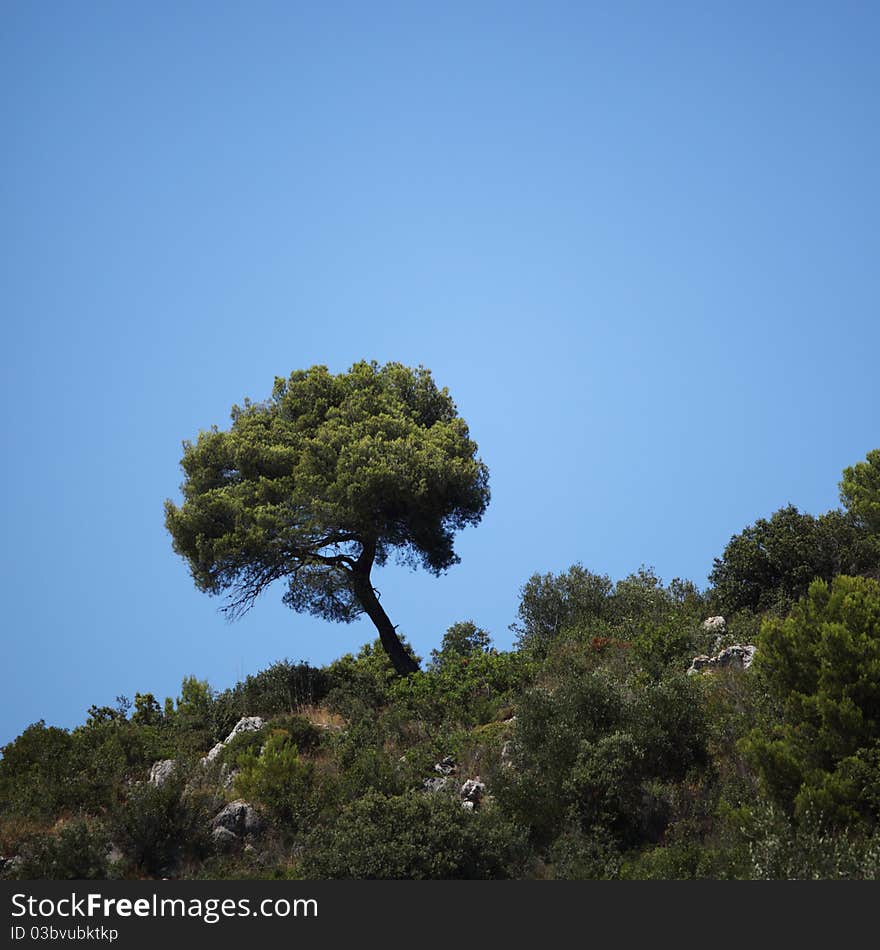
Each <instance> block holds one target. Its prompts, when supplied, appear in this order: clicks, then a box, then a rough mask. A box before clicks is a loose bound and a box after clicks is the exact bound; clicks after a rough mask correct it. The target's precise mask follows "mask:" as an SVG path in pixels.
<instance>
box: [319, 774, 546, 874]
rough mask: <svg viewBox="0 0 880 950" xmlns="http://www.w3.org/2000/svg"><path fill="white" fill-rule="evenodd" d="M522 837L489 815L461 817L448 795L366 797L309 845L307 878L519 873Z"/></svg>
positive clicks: (460, 810)
mask: <svg viewBox="0 0 880 950" xmlns="http://www.w3.org/2000/svg"><path fill="white" fill-rule="evenodd" d="M527 854H528V851H527V847H526V844H525V839H524V836H523V834H522V832H521V831H520V830H519V829H517V828H516V827H515V826H514V825H512V824H510V823H508V822H505V821H504V820H503V818H502V816H501V815H500V814H499V813H498V812H497V810H493V809H491V808H484V809H480V810H479V811H477V812H473V813H472V812H468V811H465V810H464V809H463V808H462V807H461V804H460V803H459V802H457V801H456V800H454V799H453V798H451V797H449V796H445V795H431V794H426V793H423V792H416V791H409V792H406V793H404V794H403V795H398V796H393V797H389V796H385V795H382V794H381V793H379V792H369V793H368V794H367V795H365V796H364V797H363V798H361V799H359V800H358V801H356V802H353V803H352V804H350V805H349V806H348V807H347V808H345V809H344V810H343V812H342V813H341V814H340V816H339V818H338V820H337V821H336V822H335V823H334V825H333V826H332V827H330V828H326V829H320V830H319V831H317V832H316V833H315V834H313V835H312V836H311V837H310V840H309V846H308V849H307V851H306V854H305V857H304V860H303V867H302V871H303V874H304V876H305V877H307V878H316V879H325V878H334V879H336V878H343V879H352V878H356V879H362V878H370V879H391V880H428V879H444V880H448V879H466V880H470V879H486V878H505V877H511V876H516V875H517V874H518V873H521V871H522V866H523V862H524V861H525V860H526V859H527Z"/></svg>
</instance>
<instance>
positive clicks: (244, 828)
mask: <svg viewBox="0 0 880 950" xmlns="http://www.w3.org/2000/svg"><path fill="white" fill-rule="evenodd" d="M211 826H212V827H213V828H214V829H217V828H226V829H227V830H228V831H231V832H232V833H233V834H246V835H253V834H258V833H259V832H260V831H262V830H263V819H262V818H260V816H259V815H258V814H257V812H256V811H255V810H254V808H253V806H252V805H250V804H249V803H248V802H246V801H244V799H242V798H239V799H236V800H235V801H234V802H230V803H229V804H228V805H226V806H224V807H223V808H221V809H220V811H219V812H217V814H216V815H215V816H214V817H213V819H212V820H211Z"/></svg>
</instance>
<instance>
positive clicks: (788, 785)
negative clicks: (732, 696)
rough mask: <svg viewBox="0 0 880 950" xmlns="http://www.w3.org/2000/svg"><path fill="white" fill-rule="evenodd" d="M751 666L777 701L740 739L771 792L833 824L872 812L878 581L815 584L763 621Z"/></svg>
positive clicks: (879, 654)
mask: <svg viewBox="0 0 880 950" xmlns="http://www.w3.org/2000/svg"><path fill="white" fill-rule="evenodd" d="M754 668H755V670H756V672H757V673H759V674H760V675H762V676H763V677H764V679H765V681H766V683H767V686H768V689H769V690H770V692H771V693H772V695H774V696H775V697H776V698H777V701H778V703H779V705H780V708H781V721H777V720H775V719H773V720H769V721H764V722H762V723H761V725H760V726H759V727H758V728H757V729H755V730H754V731H753V732H752V734H751V735H750V736H749V738H748V741H747V743H746V746H745V748H746V750H747V753H748V754H749V756H750V757H751V759H752V761H753V762H754V763H755V765H756V767H757V769H758V771H759V774H760V775H761V778H762V779H763V781H764V784H765V786H766V788H767V790H768V791H769V793H770V794H771V796H772V797H773V799H774V800H775V801H776V802H778V803H779V804H781V805H782V806H783V807H784V808H786V809H793V810H794V813H795V814H796V815H804V814H806V813H808V812H810V813H812V814H814V815H816V816H817V817H820V818H821V819H822V820H823V821H830V822H836V823H838V824H846V823H849V822H852V821H854V820H855V819H856V818H857V817H859V816H861V817H863V818H870V819H872V820H875V821H876V820H877V819H878V818H880V810H878V807H877V806H878V801H877V796H876V793H875V792H873V791H872V789H873V788H874V787H875V785H876V782H877V781H878V780H880V768H878V763H880V755H878V752H880V584H878V582H877V581H874V580H871V579H868V578H860V577H855V578H854V577H845V576H841V577H837V578H835V579H834V581H833V582H832V584H830V585H829V584H827V583H825V582H824V581H815V582H814V583H813V584H811V585H810V589H809V594H808V596H807V597H806V598H805V599H804V600H803V601H802V602H801V603H800V604H798V605H797V606H796V607H795V608H794V610H793V611H792V612H791V614H790V615H789V616H788V617H787V618H785V619H784V620H782V619H778V618H770V619H768V620H767V621H766V622H765V624H764V626H763V628H762V632H761V639H760V649H759V653H758V656H757V658H756V660H755V667H754Z"/></svg>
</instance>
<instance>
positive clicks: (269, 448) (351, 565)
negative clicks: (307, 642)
mask: <svg viewBox="0 0 880 950" xmlns="http://www.w3.org/2000/svg"><path fill="white" fill-rule="evenodd" d="M181 464H182V467H183V470H184V473H185V476H186V478H185V480H184V482H183V485H182V486H181V488H182V492H183V503H182V504H181V505H180V506H178V505H175V504H174V503H173V502H171V501H167V502H166V505H165V523H166V526H167V528H168V530H169V532H170V533H171V536H172V539H173V544H174V549H175V551H177V553H178V554H180V555H181V556H183V557H184V558H185V559H186V560H187V562H188V563H189V567H190V570H191V573H192V576H193V579H194V581H195V583H196V586H197V587H198V588H199V589H200V590H203V591H207V592H208V593H211V594H219V593H224V592H226V593H228V595H229V599H228V602H227V604H226V607H225V608H224V610H226V611H228V612H229V614H230V615H231V616H236V615H238V614H241V613H243V612H245V611H247V610H248V609H249V608H250V606H251V605H252V604H253V602H254V601H255V599H256V598H257V597H258V596H259V595H260V593H261V592H262V591H263V590H265V589H266V588H267V587H268V586H269V585H270V584H272V583H273V582H274V581H276V580H283V581H284V582H285V583H286V585H287V590H286V592H285V594H284V602H285V603H286V604H287V605H288V606H289V607H291V608H292V609H293V610H296V611H308V612H310V613H312V614H314V615H316V616H320V617H323V618H325V619H328V620H337V621H344V622H350V621H352V620H354V619H355V618H356V617H358V616H359V615H360V614H362V613H366V614H367V616H368V617H369V618H370V620H372V622H373V623H374V624H375V626H376V629H377V630H378V631H379V637H380V638H381V641H382V646H383V647H384V649H385V650H386V652H387V653H388V656H389V657H390V659H391V661H392V663H393V664H394V668H395V669H396V670H397V672H399V673H402V674H406V673H410V672H413V671H414V670H416V669H417V668H418V664H417V662H416V661H415V660H414V659H413V657H412V656H411V655H410V654H409V653H408V652H407V650H406V649H405V647H404V646H403V644H402V643H401V641H400V639H399V637H398V635H397V632H396V628H395V626H394V625H393V624H392V623H391V620H390V619H389V617H388V615H387V614H386V613H385V610H384V608H383V607H382V605H381V604H380V602H379V597H378V595H377V591H376V590H375V588H374V587H373V582H372V577H371V572H372V569H373V567H374V566H376V565H382V564H384V563H385V562H386V561H387V559H388V557H389V555H390V554H391V553H394V554H395V555H396V556H397V558H398V560H401V561H402V562H404V563H407V564H409V565H410V566H413V567H416V566H422V567H424V568H426V569H427V570H429V571H431V572H432V573H434V574H441V573H442V572H443V571H445V570H446V569H447V568H449V567H450V566H451V565H453V564H455V563H457V561H458V556H457V555H456V554H455V551H454V549H453V539H454V534H455V532H456V530H458V529H460V528H462V527H464V526H466V525H469V524H476V523H478V522H479V520H480V518H481V517H482V515H483V512H484V511H485V510H486V506H487V504H488V502H489V488H488V475H489V473H488V469H487V468H486V466H485V465H484V464H483V462H482V461H481V460H480V459H479V458H478V457H477V445H476V443H475V442H473V441H472V440H471V438H470V436H469V432H468V427H467V425H466V423H465V422H464V420H463V419H462V418H461V417H460V416H459V415H458V412H457V409H456V406H455V403H454V402H453V401H452V399H451V397H450V395H449V393H448V391H447V390H446V389H439V388H438V387H437V385H436V383H435V382H434V380H433V378H432V376H431V373H430V371H429V370H427V369H424V368H423V367H419V368H417V369H410V368H408V367H406V366H402V365H401V364H399V363H387V364H386V365H384V366H379V365H378V364H377V363H375V362H371V363H367V362H360V363H356V364H355V365H354V366H353V367H352V368H351V369H350V370H349V372H347V373H340V374H338V375H333V374H331V373H330V372H329V371H328V370H327V368H326V367H324V366H313V367H312V368H311V369H309V370H300V371H297V372H294V373H292V374H291V376H290V377H289V378H288V379H283V378H276V380H275V386H274V389H273V391H272V395H271V397H270V398H269V399H268V400H267V401H265V402H261V403H252V402H250V401H249V400H245V403H244V406H243V407H239V406H233V409H232V426H231V428H230V429H229V430H228V431H219V430H218V429H217V428H216V427H214V428H212V429H211V430H209V431H206V432H201V433H200V434H199V436H198V439H197V440H196V441H195V442H184V454H183V459H182V462H181Z"/></svg>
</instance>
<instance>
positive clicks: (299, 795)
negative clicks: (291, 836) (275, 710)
mask: <svg viewBox="0 0 880 950" xmlns="http://www.w3.org/2000/svg"><path fill="white" fill-rule="evenodd" d="M238 767H239V769H240V771H239V773H238V775H237V776H236V777H235V790H236V794H238V795H239V796H240V797H242V798H245V799H247V800H248V801H250V802H253V803H256V804H259V805H261V806H262V808H263V809H264V811H265V812H266V813H267V814H268V815H269V817H270V818H272V819H274V821H276V822H277V823H278V824H279V825H281V826H283V827H284V828H285V829H286V830H288V831H291V832H296V831H298V830H299V829H300V827H301V826H302V825H303V824H304V823H305V822H306V820H307V819H308V818H309V817H310V814H311V811H312V801H311V792H312V784H313V782H312V779H313V767H312V765H311V763H309V762H306V761H304V760H303V759H302V758H301V757H300V754H299V751H298V749H297V747H296V745H295V744H294V743H293V742H292V741H291V738H290V736H289V735H287V734H286V733H276V734H274V735H270V736H269V737H268V739H267V740H266V744H265V746H264V748H263V750H262V752H261V753H260V754H257V752H256V751H255V750H253V749H251V750H249V751H247V752H245V753H244V754H243V755H242V756H241V757H240V758H239V760H238Z"/></svg>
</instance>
